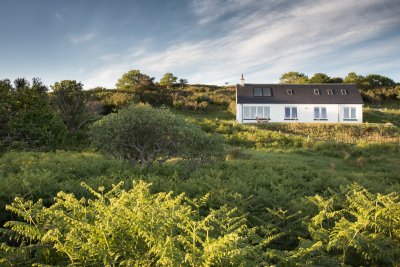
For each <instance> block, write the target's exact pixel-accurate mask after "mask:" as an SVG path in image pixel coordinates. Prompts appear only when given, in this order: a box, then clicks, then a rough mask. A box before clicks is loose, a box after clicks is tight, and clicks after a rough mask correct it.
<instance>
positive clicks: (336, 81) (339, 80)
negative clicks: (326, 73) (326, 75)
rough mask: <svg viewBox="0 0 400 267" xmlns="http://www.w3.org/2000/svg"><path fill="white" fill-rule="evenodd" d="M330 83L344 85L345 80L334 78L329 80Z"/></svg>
mask: <svg viewBox="0 0 400 267" xmlns="http://www.w3.org/2000/svg"><path fill="white" fill-rule="evenodd" d="M329 83H343V78H341V77H332V78H330V79H329Z"/></svg>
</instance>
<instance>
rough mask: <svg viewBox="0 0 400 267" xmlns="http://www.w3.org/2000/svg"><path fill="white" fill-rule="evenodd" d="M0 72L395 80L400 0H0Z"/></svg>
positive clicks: (51, 76) (108, 83)
mask: <svg viewBox="0 0 400 267" xmlns="http://www.w3.org/2000/svg"><path fill="white" fill-rule="evenodd" d="M0 11H1V12H0V14H1V15H0V36H1V38H0V59H1V61H0V79H5V78H8V79H11V80H14V79H15V78H17V77H25V78H28V79H32V78H34V77H39V78H41V79H42V81H43V82H44V83H45V84H46V85H51V84H53V83H54V82H57V81H61V80H66V79H70V80H77V81H80V82H82V83H83V84H84V85H85V88H86V89H89V88H93V87H96V86H102V87H107V88H114V87H115V83H116V82H117V80H118V79H119V78H120V77H121V76H122V74H124V73H125V72H127V71H129V70H132V69H139V70H140V71H141V72H142V73H145V74H148V75H150V76H152V77H155V78H156V80H159V79H160V78H161V77H162V75H163V74H164V73H166V72H172V73H173V74H174V75H175V76H177V77H178V78H186V79H188V81H189V83H202V84H217V85H222V84H225V83H229V84H236V83H238V82H239V78H240V75H241V74H244V75H245V79H246V82H247V83H274V82H279V77H280V76H281V75H282V74H283V73H285V72H288V71H299V72H303V73H305V74H307V75H309V76H312V74H314V73H317V72H323V73H326V74H328V75H329V76H331V77H337V76H339V77H344V76H346V75H347V73H349V72H352V71H354V72H356V73H358V74H363V75H366V74H371V73H377V74H381V75H385V76H388V77H390V78H392V79H394V80H395V81H397V82H400V15H399V14H400V0H334V1H332V0H296V1H293V0H281V1H278V0H118V1H111V0H68V1H66V0H65V1H59V0H35V1H32V0H1V6H0Z"/></svg>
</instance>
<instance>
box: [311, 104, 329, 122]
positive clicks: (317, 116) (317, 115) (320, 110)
mask: <svg viewBox="0 0 400 267" xmlns="http://www.w3.org/2000/svg"><path fill="white" fill-rule="evenodd" d="M314 120H315V121H323V120H328V116H327V114H326V108H325V107H314Z"/></svg>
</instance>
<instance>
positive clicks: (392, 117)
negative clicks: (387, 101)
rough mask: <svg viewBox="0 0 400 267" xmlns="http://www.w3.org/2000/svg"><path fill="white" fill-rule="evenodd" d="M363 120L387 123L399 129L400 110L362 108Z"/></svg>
mask: <svg viewBox="0 0 400 267" xmlns="http://www.w3.org/2000/svg"><path fill="white" fill-rule="evenodd" d="M363 116H364V120H365V121H366V122H373V123H387V124H393V125H395V126H397V127H400V110H398V109H387V108H379V109H376V108H364V110H363Z"/></svg>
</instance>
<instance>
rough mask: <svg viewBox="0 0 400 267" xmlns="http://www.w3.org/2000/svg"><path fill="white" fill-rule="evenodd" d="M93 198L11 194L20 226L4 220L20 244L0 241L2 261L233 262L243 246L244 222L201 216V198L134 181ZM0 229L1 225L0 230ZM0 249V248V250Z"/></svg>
mask: <svg viewBox="0 0 400 267" xmlns="http://www.w3.org/2000/svg"><path fill="white" fill-rule="evenodd" d="M84 186H85V187H86V188H87V189H88V190H89V191H90V192H91V193H92V194H93V197H94V199H93V200H90V201H87V200H86V199H80V200H79V199H77V198H76V197H75V196H74V195H73V194H66V193H64V192H60V193H58V194H57V197H56V199H55V204H54V205H52V206H51V207H49V208H45V207H44V206H43V204H42V202H41V201H40V200H39V201H38V202H37V203H33V202H32V201H24V200H23V199H22V198H16V199H15V201H14V202H13V203H12V204H11V205H9V206H7V209H8V210H10V211H12V212H13V213H15V214H17V215H19V216H20V217H22V218H23V219H24V220H25V223H23V222H18V221H9V222H7V223H6V224H5V227H7V228H10V229H11V231H12V232H13V234H15V236H16V237H18V238H19V239H20V240H24V243H23V244H22V245H21V247H17V248H16V247H11V246H8V245H6V244H3V245H2V246H1V249H2V250H3V251H5V253H3V256H2V255H1V254H0V257H1V256H2V259H1V258H0V260H3V262H4V263H8V264H9V265H19V266H20V265H28V264H29V265H30V264H57V265H58V264H62V265H64V264H73V265H82V266H98V265H99V264H102V265H104V266H117V265H119V266H120V265H124V266H177V265H180V266H238V265H240V263H241V262H244V259H245V257H244V256H245V255H246V253H247V250H245V249H243V248H244V247H245V244H244V242H243V241H244V239H245V236H246V221H245V219H244V217H243V216H239V215H236V211H235V210H230V209H228V208H226V207H221V208H220V209H217V210H210V211H208V212H207V213H206V214H201V213H200V209H199V208H200V207H201V206H202V205H204V204H205V202H206V199H207V197H203V198H202V199H197V200H196V199H195V200H192V199H189V198H187V197H185V196H184V195H183V194H181V195H179V196H177V197H173V196H172V194H171V193H158V194H150V191H149V184H146V183H143V182H139V183H136V184H135V186H134V187H133V188H132V189H131V190H129V191H125V190H122V189H121V184H120V185H117V186H114V187H113V189H112V190H111V191H108V192H105V191H104V188H99V191H95V190H93V189H92V188H90V187H88V186H86V185H84ZM3 231H4V230H3ZM0 253H1V252H0Z"/></svg>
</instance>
